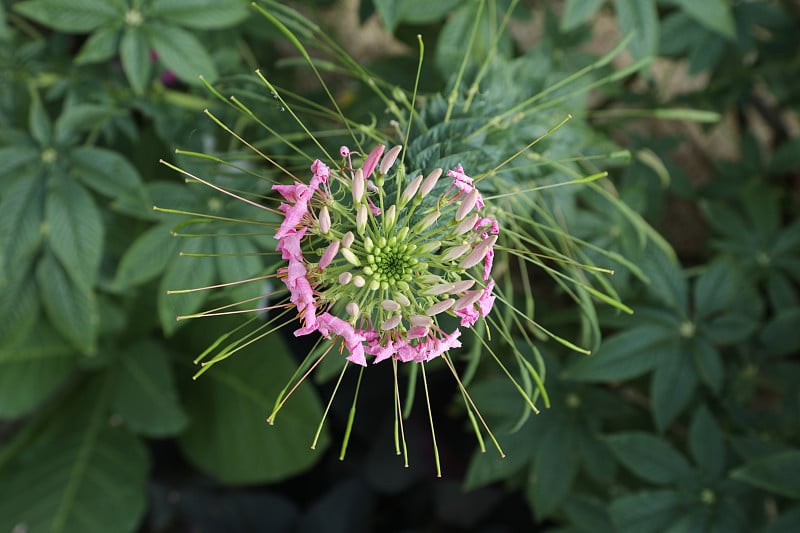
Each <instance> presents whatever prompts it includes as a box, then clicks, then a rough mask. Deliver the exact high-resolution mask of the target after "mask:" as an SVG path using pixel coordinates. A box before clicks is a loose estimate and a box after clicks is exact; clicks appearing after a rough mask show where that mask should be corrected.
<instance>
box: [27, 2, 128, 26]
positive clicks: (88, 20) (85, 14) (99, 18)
mask: <svg viewBox="0 0 800 533" xmlns="http://www.w3.org/2000/svg"><path fill="white" fill-rule="evenodd" d="M124 6H125V4H124V3H122V2H119V1H112V2H109V1H108V0H28V1H27V2H19V3H17V4H16V5H15V6H14V9H15V10H17V11H19V12H20V13H22V14H23V15H25V16H27V17H30V18H32V19H33V20H35V21H37V22H39V23H41V24H44V25H45V26H49V27H51V28H55V29H57V30H60V31H65V32H88V31H91V30H93V29H95V28H99V27H100V26H103V25H105V24H109V23H110V22H112V21H113V20H115V19H118V18H122V17H123V16H124V13H125V11H124Z"/></svg>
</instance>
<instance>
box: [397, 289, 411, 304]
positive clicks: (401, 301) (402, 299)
mask: <svg viewBox="0 0 800 533" xmlns="http://www.w3.org/2000/svg"><path fill="white" fill-rule="evenodd" d="M394 301H395V302H397V303H399V304H400V305H402V306H403V307H408V306H409V305H411V300H409V299H408V298H407V297H406V295H405V294H403V293H402V292H398V293H396V294H395V295H394Z"/></svg>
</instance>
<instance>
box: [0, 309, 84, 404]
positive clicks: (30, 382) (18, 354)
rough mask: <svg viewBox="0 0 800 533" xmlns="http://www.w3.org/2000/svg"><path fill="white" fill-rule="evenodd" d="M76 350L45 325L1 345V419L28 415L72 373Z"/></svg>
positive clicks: (75, 362)
mask: <svg viewBox="0 0 800 533" xmlns="http://www.w3.org/2000/svg"><path fill="white" fill-rule="evenodd" d="M76 365H77V357H76V353H75V350H74V349H73V348H72V347H71V346H69V345H68V344H67V343H66V342H64V339H63V338H62V337H61V336H59V335H58V334H56V333H55V332H54V331H53V330H52V329H51V328H50V327H49V326H47V325H46V323H45V324H41V325H38V326H37V327H36V328H34V329H33V330H32V331H31V332H30V334H29V335H28V336H27V337H26V338H25V339H24V340H22V341H21V342H18V343H15V344H13V345H10V346H6V347H4V348H0V418H16V417H19V416H23V415H26V414H28V413H29V412H30V411H31V410H32V409H34V408H35V407H37V406H38V405H39V404H40V403H41V402H42V401H43V400H44V399H45V398H47V397H48V396H49V395H50V394H52V392H53V391H54V390H56V388H57V387H58V386H59V385H60V384H61V383H63V381H64V380H65V379H66V378H67V377H68V376H69V375H70V374H71V373H72V371H73V370H74V369H75V367H76Z"/></svg>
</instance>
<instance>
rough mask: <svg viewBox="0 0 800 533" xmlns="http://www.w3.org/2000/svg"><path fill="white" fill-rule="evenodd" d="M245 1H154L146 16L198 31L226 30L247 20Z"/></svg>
mask: <svg viewBox="0 0 800 533" xmlns="http://www.w3.org/2000/svg"><path fill="white" fill-rule="evenodd" d="M248 5H249V2H247V1H246V0H154V1H153V3H152V4H150V6H149V7H148V8H147V15H148V16H150V17H156V18H159V19H164V20H167V21H169V22H171V23H173V24H179V25H181V26H188V27H190V28H198V29H206V30H209V29H218V28H227V27H229V26H233V25H235V24H238V23H239V22H241V21H243V20H244V19H245V18H247V15H248V10H247V7H248Z"/></svg>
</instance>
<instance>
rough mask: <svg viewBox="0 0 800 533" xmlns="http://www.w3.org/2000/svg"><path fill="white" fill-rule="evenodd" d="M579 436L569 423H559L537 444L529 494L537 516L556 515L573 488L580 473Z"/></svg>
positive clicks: (529, 480)
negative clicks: (576, 441) (577, 447)
mask: <svg viewBox="0 0 800 533" xmlns="http://www.w3.org/2000/svg"><path fill="white" fill-rule="evenodd" d="M575 440H576V436H575V432H574V430H573V429H572V428H571V427H570V426H569V425H567V424H557V425H556V426H554V427H553V428H552V429H550V431H548V432H547V433H546V434H545V435H544V437H542V440H541V443H540V444H539V446H538V447H537V450H536V457H535V459H534V464H533V470H532V471H531V474H530V477H529V478H528V488H527V495H528V501H530V502H531V503H532V507H533V511H534V513H535V514H536V518H537V519H538V520H541V519H543V518H545V517H548V516H550V515H552V514H553V513H554V512H555V511H556V510H557V509H558V507H559V506H560V505H561V503H562V502H563V501H564V499H565V498H566V497H567V495H568V494H569V492H570V489H571V488H572V484H573V482H574V481H575V476H576V475H577V474H578V460H579V459H578V454H577V452H576V443H575Z"/></svg>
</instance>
